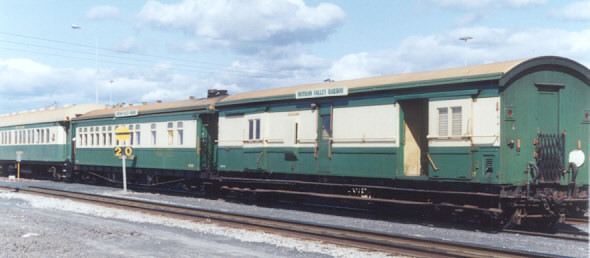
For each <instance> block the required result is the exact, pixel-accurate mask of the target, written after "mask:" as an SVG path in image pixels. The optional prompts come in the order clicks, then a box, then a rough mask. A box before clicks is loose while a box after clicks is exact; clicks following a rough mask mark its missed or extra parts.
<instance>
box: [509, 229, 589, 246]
mask: <svg viewBox="0 0 590 258" xmlns="http://www.w3.org/2000/svg"><path fill="white" fill-rule="evenodd" d="M501 232H504V233H511V234H520V235H527V236H539V237H547V238H552V239H560V240H567V241H577V242H584V243H588V233H585V232H584V233H585V234H584V233H581V234H574V233H572V232H567V233H566V232H561V233H565V234H566V235H555V234H549V233H543V232H534V231H526V230H514V229H504V230H502V231H501ZM567 234H569V235H567Z"/></svg>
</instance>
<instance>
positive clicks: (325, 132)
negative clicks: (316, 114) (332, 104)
mask: <svg viewBox="0 0 590 258" xmlns="http://www.w3.org/2000/svg"><path fill="white" fill-rule="evenodd" d="M331 120H332V118H331V116H330V115H322V138H324V139H328V138H330V137H332V125H331V124H330V122H331Z"/></svg>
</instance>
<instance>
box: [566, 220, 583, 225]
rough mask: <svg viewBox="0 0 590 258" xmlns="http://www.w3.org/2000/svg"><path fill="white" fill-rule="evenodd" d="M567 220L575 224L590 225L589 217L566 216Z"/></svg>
mask: <svg viewBox="0 0 590 258" xmlns="http://www.w3.org/2000/svg"><path fill="white" fill-rule="evenodd" d="M565 222H566V223H568V224H575V225H588V218H585V219H582V218H566V219H565Z"/></svg>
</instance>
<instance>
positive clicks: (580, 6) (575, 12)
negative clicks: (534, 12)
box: [551, 1, 590, 21]
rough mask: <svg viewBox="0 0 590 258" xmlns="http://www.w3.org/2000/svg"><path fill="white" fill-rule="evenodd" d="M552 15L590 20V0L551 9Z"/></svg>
mask: <svg viewBox="0 0 590 258" xmlns="http://www.w3.org/2000/svg"><path fill="white" fill-rule="evenodd" d="M551 15H552V16H554V17H557V18H561V19H564V20H575V21H590V1H585V2H574V3H571V4H568V5H566V6H564V7H563V8H561V9H558V10H553V11H551Z"/></svg>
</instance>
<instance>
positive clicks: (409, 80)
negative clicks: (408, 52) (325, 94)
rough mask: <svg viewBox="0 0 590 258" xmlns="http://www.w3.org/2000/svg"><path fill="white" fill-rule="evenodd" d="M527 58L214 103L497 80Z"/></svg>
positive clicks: (264, 92) (294, 88) (305, 87)
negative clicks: (328, 90) (315, 92)
mask: <svg viewBox="0 0 590 258" xmlns="http://www.w3.org/2000/svg"><path fill="white" fill-rule="evenodd" d="M527 60H529V59H528V58H527V59H519V60H512V61H504V62H496V63H490V64H482V65H473V66H467V67H457V68H449V69H442V70H433V71H423V72H414V73H404V74H393V75H385V76H377V77H369V78H362V79H354V80H345V81H336V82H329V83H314V84H306V85H297V86H290V87H283V88H272V89H264V90H257V91H251V92H245V93H239V94H234V95H231V96H229V97H227V98H225V99H223V100H222V101H220V102H219V103H217V104H216V106H230V105H238V104H245V103H255V102H264V101H273V100H289V99H295V93H296V92H297V91H299V90H309V89H316V88H337V87H347V88H348V90H349V92H350V93H359V92H370V91H378V90H392V89H407V88H414V87H428V86H436V85H444V84H452V83H469V82H477V81H490V80H499V79H501V78H502V77H503V76H504V74H505V73H507V72H508V71H510V70H512V69H513V68H514V67H517V66H518V65H520V64H522V63H523V62H526V61H527Z"/></svg>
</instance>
